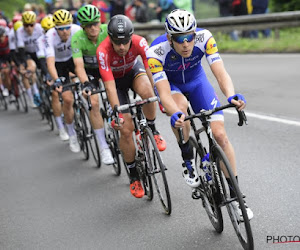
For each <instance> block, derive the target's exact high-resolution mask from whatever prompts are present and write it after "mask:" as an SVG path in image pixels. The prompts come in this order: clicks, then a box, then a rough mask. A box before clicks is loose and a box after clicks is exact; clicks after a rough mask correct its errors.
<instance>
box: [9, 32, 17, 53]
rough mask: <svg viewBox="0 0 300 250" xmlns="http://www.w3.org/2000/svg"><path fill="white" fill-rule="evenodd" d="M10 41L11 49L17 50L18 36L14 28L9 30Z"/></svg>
mask: <svg viewBox="0 0 300 250" xmlns="http://www.w3.org/2000/svg"><path fill="white" fill-rule="evenodd" d="M8 41H9V49H10V50H16V49H17V37H16V34H15V31H14V29H13V28H12V29H10V31H9V32H8Z"/></svg>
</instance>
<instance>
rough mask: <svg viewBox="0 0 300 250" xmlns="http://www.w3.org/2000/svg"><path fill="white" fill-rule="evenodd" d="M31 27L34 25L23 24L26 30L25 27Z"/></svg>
mask: <svg viewBox="0 0 300 250" xmlns="http://www.w3.org/2000/svg"><path fill="white" fill-rule="evenodd" d="M33 26H34V23H29V24H27V23H26V24H24V27H26V28H27V27H33Z"/></svg>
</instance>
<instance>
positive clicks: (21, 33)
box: [17, 23, 43, 53]
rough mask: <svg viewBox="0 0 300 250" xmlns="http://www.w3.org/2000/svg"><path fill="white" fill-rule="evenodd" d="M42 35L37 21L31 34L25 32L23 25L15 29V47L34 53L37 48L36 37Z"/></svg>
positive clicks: (41, 29)
mask: <svg viewBox="0 0 300 250" xmlns="http://www.w3.org/2000/svg"><path fill="white" fill-rule="evenodd" d="M41 35H43V28H42V26H41V25H40V24H39V23H36V24H35V25H34V29H33V32H32V34H31V35H29V34H28V33H27V32H25V30H24V27H21V28H19V29H18V30H17V47H18V48H24V49H25V52H28V53H36V52H37V50H38V47H37V39H38V38H39V37H40V36H41Z"/></svg>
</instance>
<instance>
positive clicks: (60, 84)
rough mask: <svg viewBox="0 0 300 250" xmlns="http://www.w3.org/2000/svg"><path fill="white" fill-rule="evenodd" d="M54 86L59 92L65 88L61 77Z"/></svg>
mask: <svg viewBox="0 0 300 250" xmlns="http://www.w3.org/2000/svg"><path fill="white" fill-rule="evenodd" d="M53 87H54V88H55V90H56V91H57V92H62V90H63V86H62V82H61V79H60V78H57V79H56V80H55V81H54V83H53Z"/></svg>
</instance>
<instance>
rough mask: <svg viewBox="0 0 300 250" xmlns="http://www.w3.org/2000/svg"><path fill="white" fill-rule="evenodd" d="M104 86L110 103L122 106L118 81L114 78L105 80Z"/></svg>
mask: <svg viewBox="0 0 300 250" xmlns="http://www.w3.org/2000/svg"><path fill="white" fill-rule="evenodd" d="M104 86H105V89H106V93H107V97H108V100H109V104H110V105H111V106H112V107H114V106H115V105H117V106H120V102H119V98H118V94H117V88H116V82H115V81H114V80H110V81H104Z"/></svg>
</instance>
